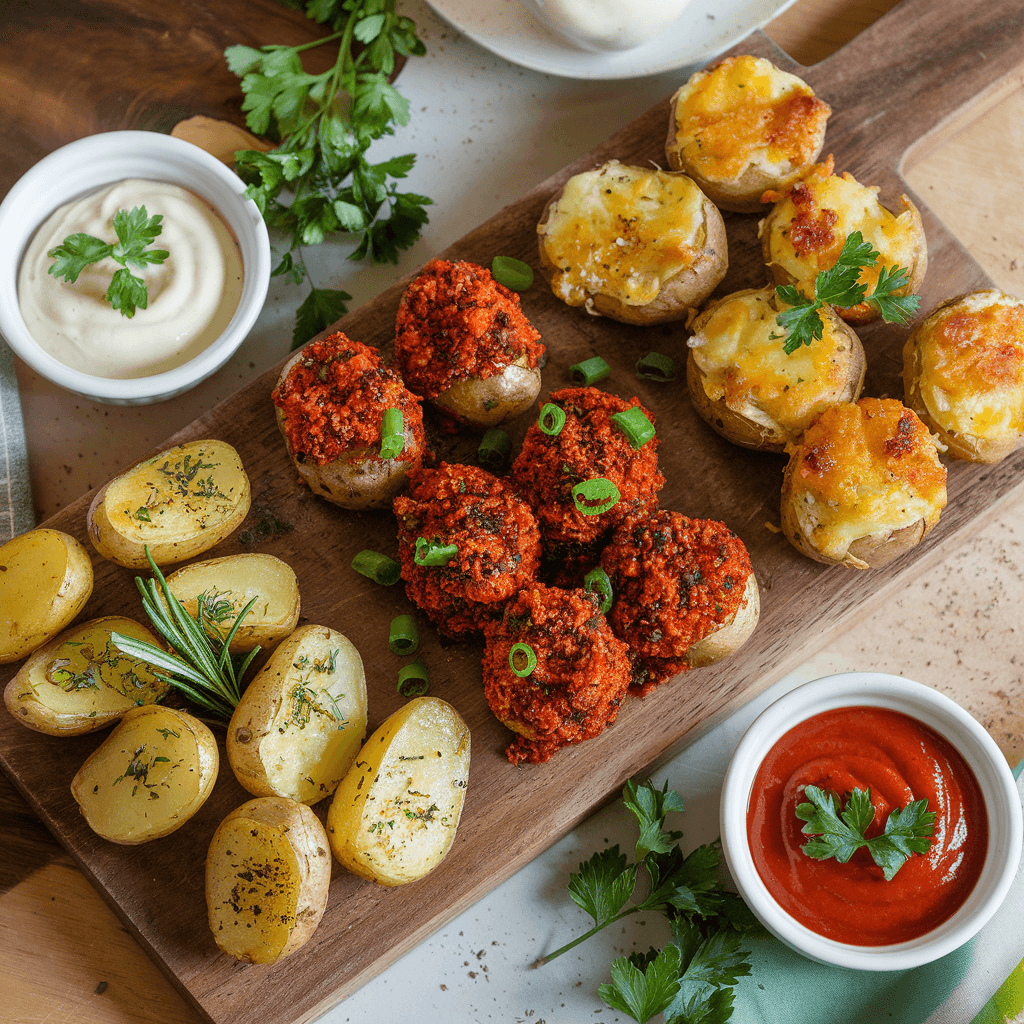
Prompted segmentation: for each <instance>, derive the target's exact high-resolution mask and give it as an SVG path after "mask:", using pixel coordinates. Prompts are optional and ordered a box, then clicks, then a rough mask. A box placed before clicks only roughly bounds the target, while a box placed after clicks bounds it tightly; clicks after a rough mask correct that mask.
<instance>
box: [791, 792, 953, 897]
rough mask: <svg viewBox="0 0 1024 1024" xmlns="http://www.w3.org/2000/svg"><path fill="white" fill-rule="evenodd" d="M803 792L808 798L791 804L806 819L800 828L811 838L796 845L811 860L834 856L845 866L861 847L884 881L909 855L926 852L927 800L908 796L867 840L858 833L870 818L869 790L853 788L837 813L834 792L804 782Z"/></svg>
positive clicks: (930, 820)
mask: <svg viewBox="0 0 1024 1024" xmlns="http://www.w3.org/2000/svg"><path fill="white" fill-rule="evenodd" d="M804 796H806V797H807V801H808V802H806V803H802V804H798V805H797V808H796V816H797V817H798V818H799V819H800V820H801V821H804V822H806V824H805V825H804V827H803V830H802V831H803V832H804V833H805V834H806V835H810V836H812V838H811V839H810V841H809V842H807V843H805V844H804V845H803V846H802V847H800V849H801V850H803V852H804V853H805V854H807V856H808V857H813V858H814V859H815V860H827V859H828V858H829V857H835V859H836V860H837V861H839V863H840V864H845V863H846V862H847V861H848V860H849V859H850V858H851V857H852V856H853V854H854V853H855V852H856V851H857V850H859V849H860V848H861V847H862V846H866V847H867V849H868V852H869V853H870V854H871V857H872V859H873V860H874V862H875V863H876V864H877V865H878V866H879V867H880V868H881V869H882V873H883V874H884V875H885V880H886V881H887V882H888V881H891V880H892V877H893V876H894V875H895V874H896V872H897V871H899V869H900V868H901V867H903V865H904V864H905V863H906V862H907V860H908V859H909V858H910V856H911V854H914V853H927V852H928V849H929V847H930V846H931V836H932V832H933V831H934V829H935V812H934V811H929V810H928V801H927V800H914V801H912V802H911V803H909V804H907V806H906V807H904V808H903V809H902V810H898V809H897V810H895V811H893V812H892V814H890V815H889V818H888V820H887V821H886V823H885V831H884V832H882V833H881V835H877V836H875V837H874V838H873V839H868V838H866V837H865V834H864V833H865V831H866V830H867V827H868V825H870V824H871V820H872V819H873V818H874V816H875V808H874V805H873V804H872V803H871V790H870V789H854V790H853V791H852V792H851V793H850V795H849V799H848V800H847V802H846V807H845V808H843V809H842V813H840V804H839V798H838V797H837V796H836V795H835V794H834V793H826V792H825V791H824V790H823V789H819V788H818V787H817V786H807V787H806V788H805V789H804Z"/></svg>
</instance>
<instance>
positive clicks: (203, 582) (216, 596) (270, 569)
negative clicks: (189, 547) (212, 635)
mask: <svg viewBox="0 0 1024 1024" xmlns="http://www.w3.org/2000/svg"><path fill="white" fill-rule="evenodd" d="M167 586H168V588H169V589H170V591H171V593H172V594H173V595H174V596H175V597H176V598H177V599H178V600H179V601H180V602H181V603H182V605H183V606H184V608H185V610H186V611H187V612H188V613H189V615H191V616H192V618H194V619H195V618H196V617H197V615H198V609H199V598H200V596H202V598H203V607H204V609H205V611H204V615H203V618H204V621H205V622H206V623H207V624H208V628H210V629H213V630H216V632H217V634H218V635H219V636H220V638H221V639H222V640H223V639H224V638H225V637H227V635H228V633H229V632H230V630H231V627H232V626H233V625H234V623H235V619H236V618H237V617H238V614H239V612H241V611H242V609H243V608H244V607H245V606H246V605H247V604H248V603H249V602H250V601H252V600H253V599H254V598H255V600H256V603H255V604H254V605H253V606H252V608H250V609H249V611H248V613H247V614H246V616H245V618H244V619H243V620H242V624H241V626H239V627H238V631H237V632H236V633H235V635H234V636H233V637H232V638H231V651H232V653H235V652H238V651H251V650H252V649H253V648H254V647H265V646H267V645H268V644H275V643H277V642H278V641H279V640H283V639H284V638H285V637H286V636H288V635H289V634H290V633H291V632H292V631H293V630H294V629H295V626H296V624H297V623H298V621H299V581H298V580H297V579H296V577H295V571H294V570H293V569H292V567H291V566H290V565H288V563H287V562H282V561H281V559H280V558H275V557H274V556H273V555H264V554H258V553H245V554H241V555H225V556H224V557H223V558H210V559H207V560H206V561H204V562H194V563H193V564H192V565H186V566H185V567H184V568H182V569H177V570H176V571H175V572H172V573H171V574H170V575H169V576H168V577H167Z"/></svg>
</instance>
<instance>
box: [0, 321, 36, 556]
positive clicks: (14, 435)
mask: <svg viewBox="0 0 1024 1024" xmlns="http://www.w3.org/2000/svg"><path fill="white" fill-rule="evenodd" d="M33 526H35V513H34V512H33V510H32V486H31V484H30V483H29V475H28V444H27V442H26V440H25V424H24V421H23V420H22V418H21V399H20V398H19V397H18V380H17V377H15V375H14V355H13V354H12V352H11V350H10V349H9V348H8V347H7V342H5V341H3V340H0V544H3V543H4V542H6V541H9V540H10V539H11V538H12V537H16V536H17V535H18V534H19V533H24V532H25V531H26V530H31V529H32V527H33Z"/></svg>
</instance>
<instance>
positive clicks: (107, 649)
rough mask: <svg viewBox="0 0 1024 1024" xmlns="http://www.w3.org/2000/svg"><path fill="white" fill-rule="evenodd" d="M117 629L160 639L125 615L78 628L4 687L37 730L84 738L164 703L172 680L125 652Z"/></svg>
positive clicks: (20, 715) (17, 713)
mask: <svg viewBox="0 0 1024 1024" xmlns="http://www.w3.org/2000/svg"><path fill="white" fill-rule="evenodd" d="M112 632H118V633H123V634H124V635H125V636H130V637H134V638H135V639H137V640H145V641H147V642H149V643H151V644H156V645H159V643H160V641H159V640H158V639H157V637H156V636H155V635H154V634H153V633H151V632H150V631H149V630H148V629H147V628H146V627H145V626H143V625H141V624H140V623H138V622H136V621H135V620H134V619H127V618H124V617H122V616H120V615H109V616H106V617H105V618H102V619H92V620H91V621H89V622H84V623H82V624H81V625H79V626H73V627H71V628H70V629H67V630H65V631H64V632H63V633H61V634H60V635H59V636H57V637H55V638H54V639H53V640H51V641H50V642H49V643H48V644H44V645H43V646H42V647H40V648H39V650H38V651H36V652H35V653H34V654H32V655H31V656H30V657H29V659H28V661H26V662H25V664H24V665H22V667H21V670H20V671H19V672H18V674H17V675H16V676H15V677H14V678H13V679H12V680H11V681H10V682H9V683H8V684H7V688H6V689H5V690H4V700H5V702H6V704H7V709H8V710H9V711H10V712H11V714H12V715H13V716H14V717H15V718H16V719H17V720H18V721H19V722H21V724H22V725H27V726H28V727H29V728H30V729H35V730H36V731H37V732H43V733H47V734H48V735H50V736H79V735H81V734H82V733H88V732H95V731H96V730H97V729H104V728H106V727H107V726H108V725H110V723H111V722H115V721H117V719H119V718H120V717H121V716H122V715H124V714H125V712H127V711H130V710H131V709H132V708H134V707H138V706H141V705H144V704H152V703H154V702H155V701H158V700H159V699H160V698H161V697H162V696H163V695H164V694H165V693H166V692H167V684H166V683H164V682H161V681H160V680H159V679H157V677H156V676H155V675H154V674H153V669H152V666H151V665H149V664H148V663H147V662H144V661H139V660H138V659H137V658H133V657H131V656H130V655H128V654H124V653H122V652H121V651H119V650H118V649H117V648H116V647H115V646H114V645H113V643H112V642H111V640H110V634H111V633H112Z"/></svg>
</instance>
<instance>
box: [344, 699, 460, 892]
mask: <svg viewBox="0 0 1024 1024" xmlns="http://www.w3.org/2000/svg"><path fill="white" fill-rule="evenodd" d="M469 747H470V737H469V726H467V725H466V723H465V722H464V721H463V720H462V717H461V715H459V713H458V712H457V711H456V710H455V709H454V708H453V707H452V706H451V705H450V704H447V703H445V701H443V700H440V699H439V698H437V697H417V698H415V699H414V700H411V701H409V703H408V704H406V705H405V706H404V707H402V708H400V709H399V710H398V711H396V712H395V713H394V714H393V715H391V717H390V718H388V719H387V720H386V721H385V722H384V724H383V725H382V726H381V727H380V728H379V729H378V730H377V731H376V732H375V733H374V734H373V735H372V736H371V737H370V738H369V739H368V740H367V741H366V743H365V744H363V749H362V750H360V751H359V756H358V758H357V759H356V763H355V764H354V765H353V766H352V768H351V769H350V770H349V772H348V774H347V775H346V776H345V778H344V779H343V780H342V782H341V785H340V786H339V787H338V789H337V792H336V793H335V794H334V800H333V802H332V803H331V809H330V811H329V813H328V815H327V834H328V839H329V840H330V843H331V850H332V851H333V852H334V856H335V858H336V859H337V860H338V862H339V863H340V864H341V865H342V866H343V867H345V868H347V869H348V870H349V871H351V872H352V873H353V874H356V875H359V876H360V877H361V878H369V879H371V880H372V881H374V882H379V883H380V884H381V885H388V886H391V885H403V884H405V883H406V882H414V881H416V879H418V878H422V877H423V876H424V875H426V874H427V873H428V872H430V871H433V869H434V868H436V867H437V865H438V864H440V863H441V861H442V860H443V859H444V857H445V855H446V854H447V853H448V850H449V849H450V848H451V845H452V843H453V842H454V840H455V830H456V829H457V828H458V825H459V817H460V815H461V814H462V803H463V799H464V797H465V793H466V786H467V784H468V782H469Z"/></svg>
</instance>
